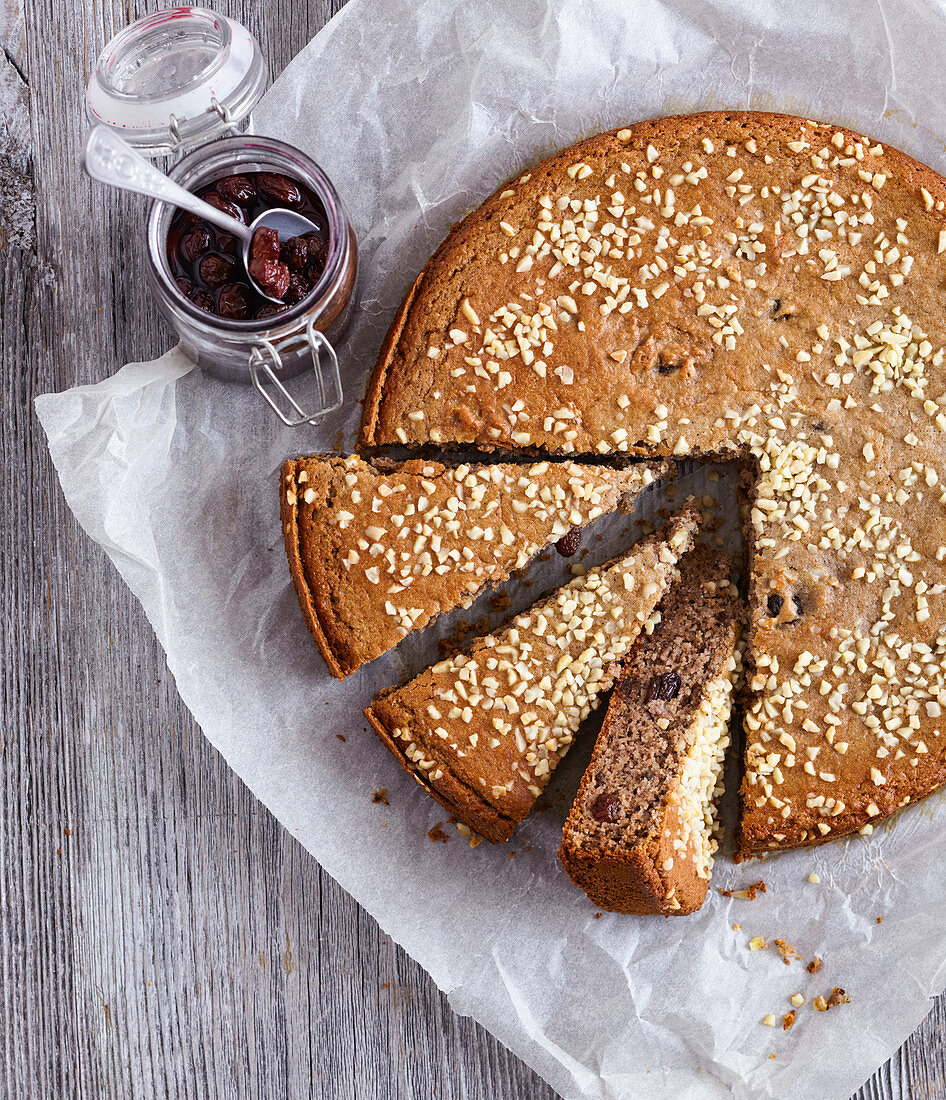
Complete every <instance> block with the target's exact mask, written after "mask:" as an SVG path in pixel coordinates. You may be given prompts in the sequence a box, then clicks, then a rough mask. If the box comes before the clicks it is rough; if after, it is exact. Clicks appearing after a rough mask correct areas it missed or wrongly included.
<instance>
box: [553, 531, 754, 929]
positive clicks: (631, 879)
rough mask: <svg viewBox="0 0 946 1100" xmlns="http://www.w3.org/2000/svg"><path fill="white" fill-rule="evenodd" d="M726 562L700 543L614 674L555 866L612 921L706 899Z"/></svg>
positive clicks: (737, 618)
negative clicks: (654, 620) (651, 624)
mask: <svg viewBox="0 0 946 1100" xmlns="http://www.w3.org/2000/svg"><path fill="white" fill-rule="evenodd" d="M729 571H730V559H729V558H728V556H726V555H723V554H719V553H716V552H714V551H711V550H708V549H706V548H705V547H699V548H697V549H696V550H694V551H693V552H692V553H690V554H688V555H687V556H686V557H685V558H684V559H683V561H682V562H681V566H680V573H681V576H680V579H679V581H677V582H676V583H675V584H674V585H673V587H672V588H671V589H670V591H669V592H668V594H667V596H666V597H665V599H664V601H663V603H662V604H661V606H660V612H661V618H660V622H659V624H658V625H657V627H656V628H655V629H654V630H653V632H652V633H650V634H642V635H641V636H640V637H639V638H638V640H637V642H636V644H635V645H634V648H633V649H632V650H631V652H630V654H629V656H628V659H627V661H626V662H625V664H624V667H623V668H622V670H621V674H620V676H619V678H618V681H617V684H616V686H615V689H614V694H613V695H612V696H611V702H610V705H609V706H608V712H607V715H606V716H605V720H604V725H603V727H602V729H601V733H600V734H599V735H598V740H597V743H596V744H595V750H594V754H593V756H592V758H591V762H590V764H589V765H588V768H587V769H586V771H585V774H584V777H583V779H582V781H581V786H580V787H579V790H578V795H577V797H576V798H575V801H574V803H573V805H572V808H571V813H570V814H569V815H568V820H567V822H566V823H565V831H564V835H563V838H562V847H561V849H560V851H559V859H561V861H562V865H563V866H564V868H565V870H566V871H567V872H568V874H569V876H570V878H571V879H572V881H573V882H574V883H575V884H576V885H577V886H580V887H581V888H582V889H583V890H584V891H585V893H586V894H587V895H588V897H589V898H591V900H592V901H593V902H594V903H595V905H597V906H600V907H601V908H602V909H607V910H609V911H611V912H615V913H664V914H670V913H692V912H693V911H694V910H696V909H699V907H700V906H701V905H702V904H703V899H704V898H705V896H706V890H707V886H708V884H709V877H710V868H711V867H712V865H713V854H714V852H715V851H716V841H715V839H714V837H713V825H714V820H715V813H716V810H715V802H716V797H717V795H718V794H719V793H721V779H722V770H723V758H724V755H725V752H726V748H727V746H728V745H729V732H728V724H729V715H730V710H731V707H732V689H733V683H734V681H735V679H736V676H737V674H738V672H739V667H740V664H741V662H740V657H739V648H738V644H739V635H740V632H741V627H742V602H741V600H740V599H739V598H738V596H737V594H736V586H735V585H734V584H733V583H732V582H731V581H730V579H729Z"/></svg>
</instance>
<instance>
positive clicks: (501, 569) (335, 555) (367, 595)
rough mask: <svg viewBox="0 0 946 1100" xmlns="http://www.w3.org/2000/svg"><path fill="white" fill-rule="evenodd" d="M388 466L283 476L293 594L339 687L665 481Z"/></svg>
mask: <svg viewBox="0 0 946 1100" xmlns="http://www.w3.org/2000/svg"><path fill="white" fill-rule="evenodd" d="M388 466H389V468H387V469H384V470H381V469H377V468H375V467H374V466H372V465H371V464H370V463H368V462H365V461H364V460H363V459H361V458H358V457H357V456H356V455H350V456H349V457H347V458H344V457H338V456H332V455H310V456H308V457H304V458H296V459H290V460H288V461H287V462H285V463H284V464H283V468H282V472H281V474H280V479H279V487H280V497H281V502H282V508H281V511H282V526H283V534H284V536H285V541H286V553H287V554H288V556H289V567H290V569H291V571H292V580H293V585H294V586H295V590H296V595H297V596H298V597H299V603H300V605H301V607H302V612H303V614H304V615H305V620H306V623H307V624H308V627H309V630H310V631H311V633H312V637H313V638H314V639H315V641H316V644H317V645H318V647H319V649H320V650H321V651H322V656H323V657H324V658H325V662H326V664H327V665H328V667H329V670H330V671H331V673H332V675H333V676H337V677H338V678H339V679H342V678H344V677H345V676H349V675H350V674H351V673H352V672H354V671H355V669H357V668H359V667H360V666H361V665H363V664H365V662H367V661H371V660H374V658H375V657H378V656H380V655H381V654H382V653H384V652H386V651H387V650H389V649H391V647H392V646H395V645H397V643H398V642H400V640H401V639H402V638H403V637H404V636H405V635H406V634H409V633H410V632H411V631H412V630H417V629H419V628H420V627H422V626H426V625H427V624H428V623H429V622H431V621H432V620H433V619H435V618H436V617H437V616H438V615H441V614H443V613H444V612H447V611H452V610H453V609H454V608H455V607H468V606H469V605H470V604H471V603H472V602H473V600H474V599H475V598H476V596H477V595H478V594H479V593H480V592H481V591H482V589H483V588H484V587H485V586H486V585H489V584H496V583H498V582H500V581H503V580H505V579H506V578H507V577H508V576H509V574H510V573H511V572H512V570H514V569H519V568H521V567H522V566H524V565H525V564H526V563H527V562H528V561H529V559H530V558H532V557H533V556H534V555H535V554H537V553H538V552H539V551H540V550H542V549H543V548H545V547H547V546H550V545H551V544H553V543H555V542H557V541H558V540H559V539H561V538H563V536H565V535H567V534H568V533H569V532H570V531H572V530H573V529H574V528H576V527H577V528H581V527H583V526H584V525H585V524H588V523H590V522H592V520H595V519H597V518H598V517H599V516H601V515H603V514H604V513H605V512H610V511H613V510H614V509H615V508H617V507H618V505H619V504H623V502H624V501H625V500H626V499H628V498H633V497H635V496H636V495H637V494H638V493H640V492H641V490H642V489H643V488H644V487H645V486H646V485H649V484H650V483H651V482H652V481H654V480H656V479H657V478H658V477H659V476H660V475H661V474H662V473H663V472H664V471H665V469H666V463H643V464H638V465H635V466H631V467H627V468H625V469H615V468H612V467H606V466H590V465H579V464H578V463H575V462H536V463H532V464H531V465H511V464H507V465H488V466H484V465H479V466H469V465H463V466H445V465H443V464H441V463H439V462H430V461H424V460H412V461H408V462H403V463H400V464H394V463H389V464H388ZM575 545H577V541H575V540H573V546H575ZM566 549H567V547H566ZM572 552H574V549H572Z"/></svg>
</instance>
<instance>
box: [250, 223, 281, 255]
mask: <svg viewBox="0 0 946 1100" xmlns="http://www.w3.org/2000/svg"><path fill="white" fill-rule="evenodd" d="M254 260H255V261H257V262H258V263H264V262H265V261H266V260H271V261H272V262H273V263H276V262H278V260H279V234H278V233H277V232H276V230H275V229H270V228H269V227H268V226H265V225H263V226H260V228H259V229H257V230H256V232H255V233H254V234H253V243H252V244H251V245H250V263H253V261H254Z"/></svg>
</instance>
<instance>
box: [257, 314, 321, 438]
mask: <svg viewBox="0 0 946 1100" xmlns="http://www.w3.org/2000/svg"><path fill="white" fill-rule="evenodd" d="M300 340H301V341H303V342H304V343H305V344H308V347H309V351H310V353H311V355H312V371H313V373H314V374H315V379H316V383H317V384H318V408H317V409H316V410H315V411H314V412H311V413H309V412H306V411H305V410H304V409H303V408H302V406H301V405H300V404H299V402H298V401H297V400H296V399H295V398H294V397H293V396H292V394H291V393H290V392H289V391H288V390H287V389H286V387H285V386H284V385H283V383H282V382H281V381H280V379H279V377H278V373H277V372H279V371H281V370H282V367H283V361H282V356H281V355H280V350H279V347H277V345H276V344H274V343H273V341H272V340H267V339H266V338H265V337H263V338H261V339H260V341H259V343H258V344H257V345H256V347H254V348H253V350H252V352H251V353H250V358H249V367H250V377H251V378H252V380H253V385H254V386H255V388H256V391H257V393H259V394H260V395H261V396H262V398H263V399H264V400H265V402H266V404H267V405H269V407H270V408H271V409H272V410H273V412H274V413H275V414H276V415H277V416H278V417H279V419H280V420H281V421H282V422H283V424H285V425H286V427H287V428H298V427H301V426H302V425H303V424H317V423H318V422H319V421H320V420H321V419H322V417H323V416H327V415H328V414H329V413H331V412H334V411H335V410H336V409H338V408H340V407H341V404H342V379H341V375H340V374H339V371H338V356H337V355H336V354H335V349H334V348H333V347H332V345H331V343H330V342H329V340H328V338H327V337H326V336H325V334H324V333H322V332H320V331H319V330H318V329H317V328H316V327H315V318H314V317H310V318H309V323H308V324H307V325H306V328H305V333H304V334H302V333H299V334H297V335H295V336H291V337H289V339H288V340H286V341H284V342H283V344H282V345H281V347H282V350H283V351H284V352H288V351H291V350H295V345H296V344H297V343H298V341H300ZM323 351H324V352H325V354H326V356H327V357H328V367H327V369H324V368H323V366H322V352H323ZM264 381H266V382H269V383H270V384H271V385H272V386H273V387H275V389H276V390H277V391H278V393H279V394H281V395H282V397H283V398H285V400H286V401H287V402H288V403H289V406H290V412H284V411H283V410H282V409H281V408H280V407H279V405H277V404H276V401H275V400H274V399H273V397H272V395H271V394H270V393H269V392H268V390H266V389H265V388H264V386H263V382H264ZM293 414H294V415H293Z"/></svg>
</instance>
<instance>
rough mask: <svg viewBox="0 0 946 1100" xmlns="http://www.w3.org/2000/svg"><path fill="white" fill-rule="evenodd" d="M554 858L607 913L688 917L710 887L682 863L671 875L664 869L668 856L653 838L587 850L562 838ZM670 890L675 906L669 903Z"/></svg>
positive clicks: (695, 909) (573, 880)
mask: <svg viewBox="0 0 946 1100" xmlns="http://www.w3.org/2000/svg"><path fill="white" fill-rule="evenodd" d="M558 858H559V860H560V861H561V864H562V866H563V867H564V868H565V871H566V872H567V874H568V877H569V878H570V879H571V880H572V882H573V883H574V884H575V885H576V886H578V887H580V888H581V889H582V890H584V891H585V893H586V894H587V895H588V897H589V899H590V900H591V901H592V902H593V903H594V904H595V905H598V906H600V907H601V908H602V909H604V910H606V911H607V912H609V913H633V914H635V915H637V916H665V917H668V916H671V915H674V916H687V915H688V914H690V913H695V912H696V911H697V910H698V909H699V908H700V906H701V905H702V904H703V901H704V899H705V898H706V891H707V888H708V886H709V882H708V880H706V879H701V878H699V877H698V876H697V875H696V874H694V873H693V871H692V867H686V866H685V865H683V864H682V863H681V869H678V870H677V871H676V873H675V874H668V873H667V872H666V871H664V870H662V869H661V864H662V862H663V861H664V859H666V858H667V855H666V852H665V851H664V850H663V849H662V848H661V845H660V842H659V840H655V839H653V838H652V839H650V840H647V841H644V842H643V843H642V844H641V845H640V846H639V847H637V848H634V849H633V850H631V851H613V850H612V851H601V850H600V849H597V848H591V849H589V848H584V847H581V846H579V845H577V844H574V843H572V842H570V841H569V840H567V839H563V841H562V846H561V848H559V852H558ZM671 891H673V897H674V899H675V900H676V902H677V903H678V906H679V908H675V909H670V908H668V906H667V903H666V898H667V895H668V894H670V893H671Z"/></svg>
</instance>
